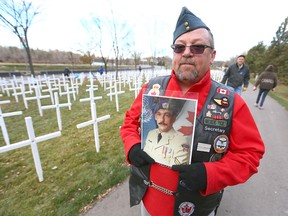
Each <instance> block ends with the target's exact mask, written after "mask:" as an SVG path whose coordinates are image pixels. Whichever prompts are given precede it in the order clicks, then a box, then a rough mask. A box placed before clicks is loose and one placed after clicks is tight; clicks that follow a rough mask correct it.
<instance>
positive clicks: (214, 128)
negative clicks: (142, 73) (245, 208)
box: [120, 7, 265, 216]
mask: <svg viewBox="0 0 288 216" xmlns="http://www.w3.org/2000/svg"><path fill="white" fill-rule="evenodd" d="M171 48H172V49H173V60H172V71H171V75H169V76H162V77H155V78H152V79H150V80H149V82H148V83H146V84H144V86H143V88H142V89H141V90H140V92H139V94H138V96H137V97H136V99H135V100H134V102H133V104H132V105H131V107H130V109H129V110H128V111H127V112H126V115H125V118H124V122H123V125H122V126H121V128H120V135H121V138H122V141H123V143H124V152H125V156H126V160H127V162H128V163H129V164H130V173H131V175H130V179H129V193H130V206H134V205H138V204H140V203H141V214H142V215H152V216H162V215H165V216H175V215H181V216H182V215H185V216H188V215H192V216H208V215H209V216H214V215H215V214H216V213H217V208H218V206H219V205H220V201H221V198H222V195H223V190H224V189H225V188H226V187H227V186H233V185H237V184H241V183H244V182H246V181H247V180H248V179H249V178H250V177H251V176H252V175H253V174H255V173H257V171H258V166H259V165H260V160H261V158H262V157H263V154H264V152H265V147H264V143H263V141H262V138H261V136H260V133H259V131H258V128H257V126H256V123H255V121H254V119H253V117H252V115H251V112H250V110H249V108H248V106H247V104H246V103H245V101H244V100H243V99H242V98H241V96H239V95H238V94H236V93H235V92H234V90H233V89H232V88H230V87H227V86H225V85H223V84H221V83H218V82H216V81H212V80H211V72H210V65H212V64H213V62H214V59H215V56H216V50H215V48H214V39H213V34H212V32H211V30H210V28H208V26H207V25H206V24H205V23H204V22H203V21H202V20H201V19H200V18H198V17H197V16H195V15H194V14H193V13H192V12H191V11H190V10H188V8H186V7H183V8H182V11H181V13H180V15H179V18H178V21H177V23H176V27H175V31H174V33H173V44H172V46H171ZM156 83H157V84H159V86H160V90H161V91H159V92H160V94H163V96H173V97H180V98H193V99H194V96H195V94H196V95H197V100H198V102H197V112H196V121H195V122H196V125H195V131H194V137H193V148H192V154H191V159H190V161H191V163H189V164H187V165H173V166H172V167H171V168H170V167H167V166H163V165H161V164H158V163H156V162H155V160H154V159H153V158H151V157H150V156H149V155H148V154H147V153H146V152H145V151H143V149H141V142H145V140H141V134H140V133H139V132H140V131H141V128H140V127H141V113H142V98H143V94H146V92H149V90H150V89H152V86H153V85H155V84H156ZM162 90H164V91H162ZM243 116H245V118H243ZM232 122H233V124H232ZM139 128H140V130H139ZM259 196H260V195H259Z"/></svg>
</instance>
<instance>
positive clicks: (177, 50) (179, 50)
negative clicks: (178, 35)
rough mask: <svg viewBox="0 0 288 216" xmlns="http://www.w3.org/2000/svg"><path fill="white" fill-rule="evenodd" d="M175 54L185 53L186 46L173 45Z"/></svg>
mask: <svg viewBox="0 0 288 216" xmlns="http://www.w3.org/2000/svg"><path fill="white" fill-rule="evenodd" d="M172 48H173V49H174V52H175V53H183V52H184V51H185V48H186V47H185V46H184V45H181V44H174V45H172Z"/></svg>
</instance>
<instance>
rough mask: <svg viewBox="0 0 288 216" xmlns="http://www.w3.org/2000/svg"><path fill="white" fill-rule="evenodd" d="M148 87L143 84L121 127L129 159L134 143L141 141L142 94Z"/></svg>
mask: <svg viewBox="0 0 288 216" xmlns="http://www.w3.org/2000/svg"><path fill="white" fill-rule="evenodd" d="M146 88H147V84H146V85H144V86H143V88H142V89H141V91H140V93H139V94H138V96H137V98H136V99H135V100H134V102H133V104H132V105H131V107H130V109H129V110H128V111H127V112H126V116H125V118H124V124H123V126H121V128H120V135H121V137H122V141H123V143H124V151H125V155H126V159H127V161H128V153H129V150H130V149H131V147H132V146H133V145H135V144H136V143H141V135H140V131H141V130H140V126H141V125H140V116H141V110H142V95H143V93H144V92H145V89H146Z"/></svg>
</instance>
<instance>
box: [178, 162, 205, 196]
mask: <svg viewBox="0 0 288 216" xmlns="http://www.w3.org/2000/svg"><path fill="white" fill-rule="evenodd" d="M172 170H175V171H179V183H180V185H182V186H183V187H185V188H187V189H188V190H191V191H199V190H204V189H206V185H207V173H206V168H205V165H204V164H203V163H192V164H189V165H173V166H172Z"/></svg>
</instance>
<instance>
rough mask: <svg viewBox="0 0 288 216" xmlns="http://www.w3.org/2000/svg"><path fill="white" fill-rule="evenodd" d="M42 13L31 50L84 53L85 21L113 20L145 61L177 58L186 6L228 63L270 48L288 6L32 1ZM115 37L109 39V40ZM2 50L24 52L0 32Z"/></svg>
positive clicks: (245, 0) (256, 1)
mask: <svg viewBox="0 0 288 216" xmlns="http://www.w3.org/2000/svg"><path fill="white" fill-rule="evenodd" d="M32 2H34V3H35V4H36V3H37V4H38V3H39V2H41V3H42V8H43V11H42V12H41V14H39V15H38V16H36V19H35V22H34V23H33V24H32V26H31V28H30V29H29V31H28V39H29V43H30V47H31V48H33V49H37V48H39V49H44V50H54V49H58V50H63V51H77V50H85V48H84V44H87V43H88V42H89V40H90V38H89V37H88V35H87V31H86V30H84V29H83V27H82V25H81V22H80V20H81V19H82V20H83V19H86V20H87V19H89V18H90V17H92V16H100V17H104V16H106V17H109V16H111V9H112V10H113V12H114V17H115V18H116V19H117V20H119V21H121V22H124V21H126V22H127V23H128V24H129V26H132V27H133V31H134V32H135V46H136V47H137V51H138V52H141V53H142V57H145V56H151V53H152V52H153V48H151V43H152V41H153V43H156V46H157V49H158V50H160V51H159V53H158V54H160V55H169V56H172V49H171V48H170V45H171V43H172V37H173V36H172V35H173V31H174V28H175V25H176V21H177V19H178V16H179V14H180V11H181V8H182V7H183V6H186V7H187V8H188V9H189V10H191V11H192V12H193V13H194V14H195V15H196V16H198V17H200V18H201V19H202V21H203V22H204V23H205V24H206V25H207V26H208V27H209V28H210V29H211V31H212V33H213V34H214V38H215V48H216V51H217V54H216V60H229V59H230V58H232V57H235V56H236V55H239V54H243V53H245V52H247V51H248V50H249V49H250V48H252V47H253V46H255V45H257V44H258V42H260V41H263V42H264V45H269V44H270V42H271V41H272V39H273V37H274V36H275V35H276V31H277V30H278V27H279V26H280V25H281V23H282V22H284V20H285V18H286V17H288V10H287V8H288V1H287V0H273V1H263V0H240V1H239V0H218V1H216V0H197V1H196V0H189V1H188V0H176V1H168V0H146V1H137V0H105V1H104V0H81V1H78V0H75V1H74V0H73V1H72V0H32ZM109 37H110V36H109ZM0 45H1V46H17V47H21V45H20V42H19V40H18V38H17V37H16V36H15V35H14V34H13V33H11V32H9V31H8V30H7V29H5V28H3V27H0Z"/></svg>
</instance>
